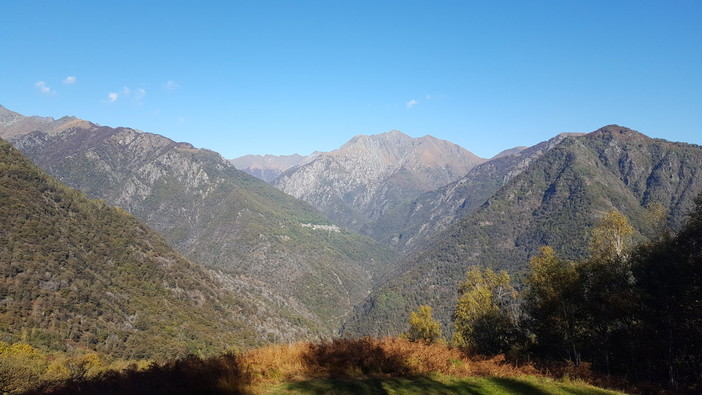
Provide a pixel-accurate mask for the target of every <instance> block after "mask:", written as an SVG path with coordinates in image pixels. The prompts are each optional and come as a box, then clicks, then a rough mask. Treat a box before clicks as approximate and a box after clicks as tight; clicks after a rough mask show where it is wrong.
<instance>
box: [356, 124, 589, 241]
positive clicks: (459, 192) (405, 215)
mask: <svg viewBox="0 0 702 395" xmlns="http://www.w3.org/2000/svg"><path fill="white" fill-rule="evenodd" d="M576 135H577V134H573V133H563V134H560V135H558V136H556V137H554V138H552V139H550V140H548V141H544V142H542V143H540V144H537V145H535V146H532V147H517V148H513V149H511V150H507V151H504V152H502V153H500V154H498V155H497V156H495V157H494V158H493V159H491V160H488V161H487V162H484V163H481V164H479V165H477V166H475V167H473V168H472V169H471V170H470V171H468V173H467V174H466V175H464V176H463V177H461V178H460V179H459V180H458V181H454V182H452V183H450V184H448V185H446V186H443V187H440V188H438V189H436V190H433V191H429V192H426V193H424V194H422V195H420V196H419V197H418V198H416V199H414V200H412V201H409V202H405V203H402V204H400V205H398V206H396V207H394V208H392V209H390V210H388V211H386V212H385V213H384V214H383V215H382V216H381V217H380V218H378V219H377V220H376V221H373V222H371V223H369V224H367V225H365V226H364V227H362V228H361V232H362V233H364V234H367V235H369V236H371V237H373V238H374V239H376V240H378V241H380V242H381V243H384V244H388V245H390V246H392V247H393V248H396V249H398V250H400V251H402V252H405V253H407V252H411V251H416V250H417V249H419V248H421V246H422V245H423V244H424V243H425V242H426V241H427V240H429V239H430V238H431V237H433V236H434V235H436V234H439V233H440V232H442V231H444V230H445V229H446V228H447V227H448V226H449V225H451V224H453V223H454V222H456V221H457V220H458V219H460V218H462V217H463V216H465V215H466V214H468V213H470V212H472V211H473V210H475V209H477V208H478V207H480V205H482V204H483V203H485V201H486V200H487V199H488V198H490V196H492V195H493V194H494V193H495V192H496V191H497V190H498V189H499V188H500V187H502V186H503V185H505V184H506V183H507V182H508V181H509V180H511V179H512V178H513V177H515V176H517V175H519V174H520V173H521V172H522V171H524V170H525V169H526V168H527V167H528V166H529V164H530V163H531V162H532V161H533V160H535V159H537V158H539V157H541V156H542V155H543V154H544V153H546V152H548V151H549V150H550V149H551V148H553V147H555V146H556V145H558V143H560V142H561V141H562V140H563V139H564V138H566V137H568V136H576Z"/></svg>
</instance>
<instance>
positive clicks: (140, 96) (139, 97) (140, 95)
mask: <svg viewBox="0 0 702 395" xmlns="http://www.w3.org/2000/svg"><path fill="white" fill-rule="evenodd" d="M145 96H146V89H143V88H139V89H137V90H135V91H134V95H133V97H134V101H136V102H137V103H138V104H141V103H142V102H143V101H144V97H145Z"/></svg>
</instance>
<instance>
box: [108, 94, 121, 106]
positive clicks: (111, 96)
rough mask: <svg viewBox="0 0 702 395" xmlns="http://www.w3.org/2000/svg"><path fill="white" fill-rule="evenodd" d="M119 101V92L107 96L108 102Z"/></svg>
mask: <svg viewBox="0 0 702 395" xmlns="http://www.w3.org/2000/svg"><path fill="white" fill-rule="evenodd" d="M117 99H119V93H117V92H110V93H108V94H107V100H108V101H109V102H110V103H114V102H116V101H117Z"/></svg>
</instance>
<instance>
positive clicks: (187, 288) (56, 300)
mask: <svg viewBox="0 0 702 395" xmlns="http://www.w3.org/2000/svg"><path fill="white" fill-rule="evenodd" d="M0 270H1V271H2V276H0V295H1V296H2V302H1V303H0V339H2V340H3V341H6V342H15V341H25V342H29V343H30V344H33V345H35V346H39V347H44V348H48V349H51V350H71V349H74V348H88V349H93V350H96V351H100V352H104V353H106V354H109V355H112V356H115V357H119V358H156V359H162V360H165V359H170V358H174V357H179V356H184V355H187V354H188V353H198V352H202V353H206V354H207V353H213V352H218V351H219V352H221V351H222V350H223V349H226V348H229V347H242V346H246V345H252V344H255V342H256V341H255V339H256V336H255V331H254V330H253V328H252V326H251V325H250V324H248V323H246V322H245V321H244V319H243V318H242V315H243V312H245V311H247V310H250V309H251V308H252V307H251V306H248V305H247V303H245V302H243V301H240V300H238V299H237V298H236V297H235V294H233V293H231V292H228V291H226V288H227V287H226V286H225V285H224V284H223V283H222V282H220V281H218V280H217V279H216V278H215V277H214V276H213V274H211V273H210V272H209V271H207V270H206V269H204V268H203V267H201V266H200V265H197V264H195V263H193V262H190V261H188V260H187V259H185V258H184V257H183V256H182V255H180V254H179V253H177V252H176V251H174V250H173V249H172V248H171V247H170V246H169V245H168V244H167V243H166V242H165V241H164V240H163V239H162V238H161V237H160V236H159V235H157V234H156V233H155V232H153V231H152V230H150V229H149V228H147V227H146V226H144V225H143V224H141V223H140V222H139V221H138V220H137V219H135V218H134V217H132V216H131V215H130V214H128V213H126V212H125V211H124V210H121V209H118V208H113V207H110V206H107V205H106V204H105V203H104V202H102V201H94V200H89V199H88V198H87V197H86V196H85V195H84V194H82V193H80V192H78V191H75V190H71V189H69V188H67V187H65V186H63V185H62V184H60V183H59V182H57V181H55V180H54V179H52V178H50V177H49V176H47V175H46V174H45V173H44V172H43V171H41V170H40V169H38V168H36V167H35V166H34V165H33V164H32V163H31V162H30V161H29V159H27V158H26V157H24V156H23V155H22V154H21V153H20V152H19V151H17V150H16V149H14V148H12V147H11V146H10V145H9V144H8V143H6V142H5V141H3V140H0Z"/></svg>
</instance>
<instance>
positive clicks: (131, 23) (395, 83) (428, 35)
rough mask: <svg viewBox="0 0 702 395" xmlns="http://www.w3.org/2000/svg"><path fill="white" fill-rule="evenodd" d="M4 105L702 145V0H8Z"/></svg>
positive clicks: (201, 131)
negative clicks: (613, 130) (623, 132)
mask: <svg viewBox="0 0 702 395" xmlns="http://www.w3.org/2000/svg"><path fill="white" fill-rule="evenodd" d="M0 9H1V10H2V13H0V53H1V54H2V60H0V104H2V105H4V106H5V107H7V108H9V109H11V110H13V111H17V112H20V113H22V114H25V115H44V116H53V117H61V116H63V115H75V116H77V117H79V118H83V119H86V120H90V121H93V122H97V123H100V124H103V125H109V126H129V127H133V128H137V129H141V130H144V131H148V132H154V133H159V134H162V135H165V136H167V137H169V138H172V139H174V140H178V141H187V142H190V143H193V144H194V145H195V146H198V147H206V148H210V149H213V150H215V151H218V152H220V153H221V154H222V155H223V156H225V157H227V158H233V157H237V156H241V155H244V154H249V153H251V154H264V153H271V154H292V153H300V154H309V153H310V152H312V151H314V150H321V151H328V150H332V149H334V148H337V147H339V146H340V145H341V144H343V143H344V142H346V141H347V140H349V139H350V138H351V137H352V136H354V135H356V134H377V133H382V132H386V131H388V130H391V129H398V130H401V131H403V132H405V133H407V134H409V135H411V136H414V137H419V136H422V135H425V134H431V135H433V136H436V137H439V138H443V139H446V140H450V141H453V142H455V143H457V144H460V145H461V146H463V147H465V148H467V149H468V150H471V151H473V152H474V153H476V154H478V155H480V156H483V157H490V156H492V155H494V154H496V153H498V152H499V151H501V150H503V149H506V148H510V147H513V146H517V145H532V144H535V143H538V142H540V141H543V140H545V139H548V138H550V137H552V136H554V135H555V134H557V133H560V132H566V131H573V132H590V131H593V130H595V129H597V128H599V127H601V126H604V125H606V124H610V123H617V124H620V125H624V126H628V127H631V128H633V129H636V130H639V131H640V132H642V133H645V134H647V135H649V136H652V137H661V138H666V139H669V140H674V141H687V142H692V143H696V144H702V1H697V0H689V1H675V0H673V1H662V0H661V1H641V0H636V1H593V0H590V1H570V0H560V1H441V0H436V1H314V2H313V1H292V0H287V1H265V0H262V1H246V2H243V1H222V2H213V1H197V2H196V1H127V0H123V1H60V0H51V1H32V0H0Z"/></svg>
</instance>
